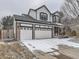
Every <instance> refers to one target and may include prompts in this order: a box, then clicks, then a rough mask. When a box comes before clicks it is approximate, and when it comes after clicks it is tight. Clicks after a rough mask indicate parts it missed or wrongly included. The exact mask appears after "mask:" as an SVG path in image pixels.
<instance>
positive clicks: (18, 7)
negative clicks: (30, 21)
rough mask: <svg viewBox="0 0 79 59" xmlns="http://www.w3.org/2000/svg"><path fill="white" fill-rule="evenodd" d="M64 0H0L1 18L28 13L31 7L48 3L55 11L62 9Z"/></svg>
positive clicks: (50, 8)
mask: <svg viewBox="0 0 79 59" xmlns="http://www.w3.org/2000/svg"><path fill="white" fill-rule="evenodd" d="M63 2H64V0H0V18H1V17H3V16H7V15H13V14H22V13H24V14H27V12H28V10H29V9H30V8H33V9H36V8H38V7H39V6H41V5H46V6H47V7H48V8H49V10H50V11H51V12H52V13H53V12H54V11H57V10H59V9H60V7H61V6H62V5H63Z"/></svg>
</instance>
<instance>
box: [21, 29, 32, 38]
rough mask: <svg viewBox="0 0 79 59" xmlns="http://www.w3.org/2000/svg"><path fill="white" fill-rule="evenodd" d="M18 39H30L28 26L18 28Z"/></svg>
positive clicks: (30, 32) (30, 31) (30, 33)
mask: <svg viewBox="0 0 79 59" xmlns="http://www.w3.org/2000/svg"><path fill="white" fill-rule="evenodd" d="M20 39H21V40H29V39H32V30H31V29H30V28H22V29H21V30H20Z"/></svg>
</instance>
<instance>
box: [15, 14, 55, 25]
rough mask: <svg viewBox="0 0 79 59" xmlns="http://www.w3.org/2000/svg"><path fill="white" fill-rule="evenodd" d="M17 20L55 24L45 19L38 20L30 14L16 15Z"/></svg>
mask: <svg viewBox="0 0 79 59" xmlns="http://www.w3.org/2000/svg"><path fill="white" fill-rule="evenodd" d="M14 18H15V20H16V21H23V22H33V23H41V24H49V25H54V24H53V23H52V22H48V21H43V20H36V19H34V18H33V17H31V16H29V15H14Z"/></svg>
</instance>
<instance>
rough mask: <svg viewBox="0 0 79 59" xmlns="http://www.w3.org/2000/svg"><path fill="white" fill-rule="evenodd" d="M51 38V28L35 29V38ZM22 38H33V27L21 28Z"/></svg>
mask: <svg viewBox="0 0 79 59" xmlns="http://www.w3.org/2000/svg"><path fill="white" fill-rule="evenodd" d="M47 38H51V30H35V39H47ZM20 39H21V40H29V39H32V29H31V28H23V27H22V29H21V30H20Z"/></svg>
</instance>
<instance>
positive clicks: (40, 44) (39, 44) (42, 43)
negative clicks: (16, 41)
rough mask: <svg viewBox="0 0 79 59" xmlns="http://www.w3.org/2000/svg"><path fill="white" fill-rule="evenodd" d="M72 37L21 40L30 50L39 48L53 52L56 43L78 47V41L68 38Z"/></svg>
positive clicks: (56, 47) (56, 46)
mask: <svg viewBox="0 0 79 59" xmlns="http://www.w3.org/2000/svg"><path fill="white" fill-rule="evenodd" d="M71 39H72V38H65V39H58V38H52V39H41V40H21V41H22V43H24V44H25V45H26V46H27V47H28V48H29V50H30V51H31V52H33V51H34V50H41V51H43V52H53V51H54V50H52V48H54V49H57V50H58V45H68V46H72V47H75V48H79V43H74V42H71V41H69V40H71Z"/></svg>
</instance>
